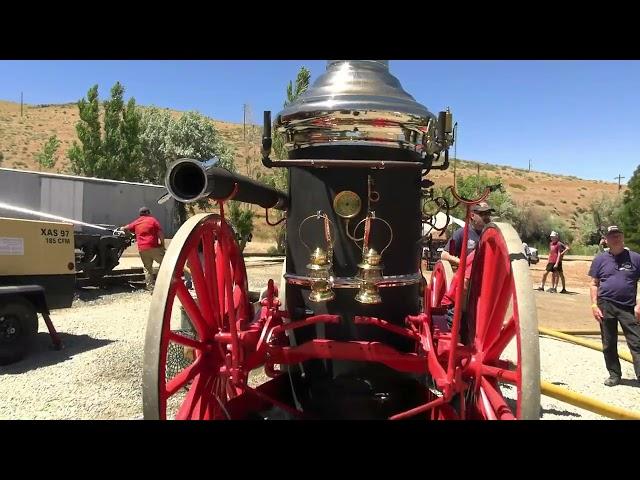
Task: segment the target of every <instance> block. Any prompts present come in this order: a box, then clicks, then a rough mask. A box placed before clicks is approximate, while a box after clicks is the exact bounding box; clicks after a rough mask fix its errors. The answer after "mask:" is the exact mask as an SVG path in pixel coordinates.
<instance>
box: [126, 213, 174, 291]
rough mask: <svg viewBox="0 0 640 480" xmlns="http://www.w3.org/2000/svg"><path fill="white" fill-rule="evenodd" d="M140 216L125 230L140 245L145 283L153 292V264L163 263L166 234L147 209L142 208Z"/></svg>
mask: <svg viewBox="0 0 640 480" xmlns="http://www.w3.org/2000/svg"><path fill="white" fill-rule="evenodd" d="M139 213H140V216H139V217H138V218H136V219H135V220H134V221H133V222H131V223H129V224H128V225H123V226H122V227H120V228H122V229H123V230H128V231H130V232H133V233H134V234H135V236H136V243H137V244H138V253H139V254H140V259H141V260H142V264H143V265H144V269H145V275H144V276H145V281H146V285H147V290H153V286H154V283H155V282H154V279H153V262H154V261H155V262H158V265H160V264H161V263H162V259H163V257H164V252H165V248H164V233H163V232H162V227H161V226H160V222H158V220H157V219H156V218H155V217H153V216H152V215H151V211H150V210H149V209H148V208H147V207H140V210H139Z"/></svg>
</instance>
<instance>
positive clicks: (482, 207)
mask: <svg viewBox="0 0 640 480" xmlns="http://www.w3.org/2000/svg"><path fill="white" fill-rule="evenodd" d="M471 211H472V212H494V211H495V210H494V209H493V208H491V207H490V206H489V204H488V203H487V202H480V203H476V204H475V205H474V206H473V207H471Z"/></svg>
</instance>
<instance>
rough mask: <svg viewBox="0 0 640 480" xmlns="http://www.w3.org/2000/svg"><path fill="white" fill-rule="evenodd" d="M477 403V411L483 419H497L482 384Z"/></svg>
mask: <svg viewBox="0 0 640 480" xmlns="http://www.w3.org/2000/svg"><path fill="white" fill-rule="evenodd" d="M477 403H478V405H477V407H478V411H479V413H480V415H481V416H482V417H483V418H484V419H485V420H497V418H496V414H495V412H494V411H493V407H492V406H491V402H489V399H488V398H487V394H486V392H485V391H484V389H483V388H482V386H481V387H480V391H479V395H478V398H477Z"/></svg>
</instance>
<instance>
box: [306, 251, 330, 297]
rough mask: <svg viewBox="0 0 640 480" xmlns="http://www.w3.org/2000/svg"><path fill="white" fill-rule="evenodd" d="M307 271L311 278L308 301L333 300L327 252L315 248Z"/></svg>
mask: <svg viewBox="0 0 640 480" xmlns="http://www.w3.org/2000/svg"><path fill="white" fill-rule="evenodd" d="M307 270H308V271H309V277H310V278H311V293H310V294H309V300H311V301H312V302H328V301H329V300H333V299H334V298H335V297H336V295H335V293H334V292H333V290H332V289H331V262H330V261H329V259H328V255H327V252H326V251H325V250H323V249H322V248H320V247H318V248H316V249H315V250H314V251H313V253H312V254H311V257H310V259H309V264H308V265H307Z"/></svg>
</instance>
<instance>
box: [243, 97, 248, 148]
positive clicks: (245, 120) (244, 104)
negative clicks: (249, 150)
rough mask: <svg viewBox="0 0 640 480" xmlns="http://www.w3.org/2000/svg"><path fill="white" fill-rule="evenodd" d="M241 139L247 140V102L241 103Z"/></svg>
mask: <svg viewBox="0 0 640 480" xmlns="http://www.w3.org/2000/svg"><path fill="white" fill-rule="evenodd" d="M242 140H243V141H245V142H246V141H247V104H246V103H243V104H242Z"/></svg>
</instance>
